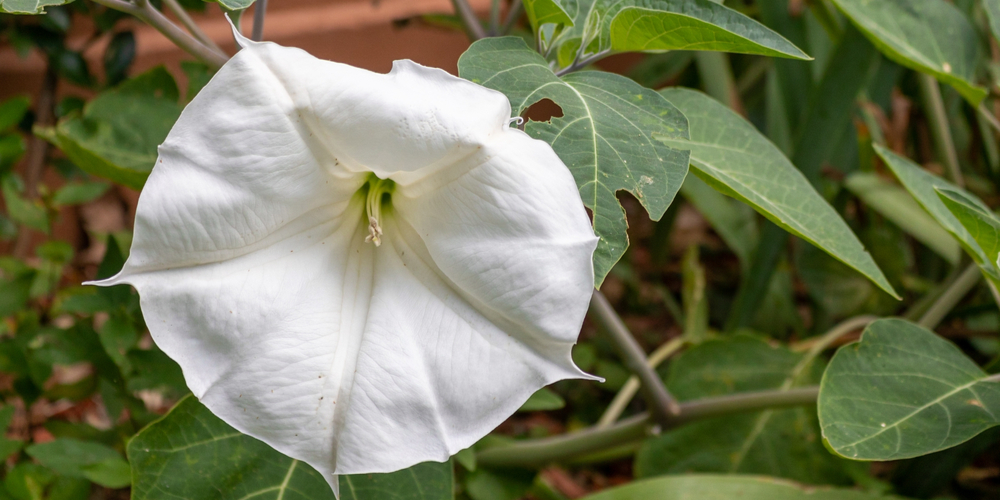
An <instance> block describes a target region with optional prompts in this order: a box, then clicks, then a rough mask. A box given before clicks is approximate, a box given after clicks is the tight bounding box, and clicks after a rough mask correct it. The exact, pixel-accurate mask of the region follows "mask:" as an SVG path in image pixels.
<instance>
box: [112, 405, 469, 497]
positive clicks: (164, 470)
mask: <svg viewBox="0 0 1000 500" xmlns="http://www.w3.org/2000/svg"><path fill="white" fill-rule="evenodd" d="M128 457H129V461H130V462H131V463H132V499H133V500H143V499H160V498H165V497H169V498H213V499H219V500H228V499H232V500H236V499H246V498H254V499H262V500H266V499H274V500H295V499H302V500H319V499H333V492H332V491H331V489H330V486H329V485H328V484H327V482H326V480H325V479H324V478H323V477H322V476H321V475H320V474H319V473H318V472H316V471H315V470H314V469H313V468H312V467H310V466H308V465H307V464H305V463H303V462H299V461H298V460H292V459H291V458H288V457H286V456H285V455H282V454H281V453H278V452H277V451H275V450H274V449H272V448H271V447H269V446H267V445H266V444H264V443H262V442H260V441H258V440H256V439H254V438H252V437H250V436H247V435H244V434H241V433H239V431H237V430H235V429H233V428H232V427H230V426H229V425H228V424H226V423H225V422H223V421H222V420H219V418H217V417H216V416H215V415H213V414H212V413H211V412H210V411H208V408H205V406H204V405H202V404H201V403H199V402H198V400H197V399H196V398H194V397H193V396H188V397H185V398H184V399H182V400H181V401H180V402H179V403H177V406H175V407H174V408H173V409H172V410H170V413H168V414H167V415H166V416H165V417H163V418H162V419H160V420H158V421H156V422H154V423H153V424H151V425H150V426H149V427H146V428H145V429H143V430H142V431H141V432H139V434H137V435H136V436H135V437H134V438H133V439H132V441H130V442H129V445H128ZM340 492H341V495H342V497H341V498H342V499H344V500H376V499H381V498H396V499H400V500H444V499H450V498H451V496H452V472H451V465H450V464H448V463H445V464H420V465H417V466H414V467H411V468H409V469H405V470H402V471H399V472H395V473H392V474H361V475H357V476H341V477H340Z"/></svg>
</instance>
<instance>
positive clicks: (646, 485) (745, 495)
mask: <svg viewBox="0 0 1000 500" xmlns="http://www.w3.org/2000/svg"><path fill="white" fill-rule="evenodd" d="M888 498H898V497H886V496H881V495H876V494H873V493H866V492H863V491H857V490H849V489H843V488H830V487H815V486H810V487H808V488H806V487H803V486H800V485H797V484H795V483H791V482H788V481H782V480H780V479H775V478H771V477H762V476H738V475H736V476H733V475H725V476H723V475H709V474H688V475H683V476H667V477H661V478H656V479H646V480H644V481H635V482H632V483H629V484H627V485H625V486H619V487H617V488H609V489H606V490H604V491H601V492H599V493H595V494H593V495H589V496H586V497H584V498H583V500H653V499H656V500H661V499H662V500H735V499H739V500H878V499H888Z"/></svg>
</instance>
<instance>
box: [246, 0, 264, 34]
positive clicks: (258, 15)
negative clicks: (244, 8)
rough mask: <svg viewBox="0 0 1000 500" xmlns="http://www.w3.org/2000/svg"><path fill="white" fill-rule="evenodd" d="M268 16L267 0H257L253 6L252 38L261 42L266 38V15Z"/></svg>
mask: <svg viewBox="0 0 1000 500" xmlns="http://www.w3.org/2000/svg"><path fill="white" fill-rule="evenodd" d="M265 16H267V0H257V2H256V3H255V4H254V7H253V31H252V32H251V34H250V39H251V40H253V41H255V42H259V41H261V40H263V39H264V17H265Z"/></svg>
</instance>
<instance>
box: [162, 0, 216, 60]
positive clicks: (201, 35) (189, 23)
mask: <svg viewBox="0 0 1000 500" xmlns="http://www.w3.org/2000/svg"><path fill="white" fill-rule="evenodd" d="M163 4H164V5H166V6H167V8H168V9H170V12H173V13H174V15H175V16H177V19H178V20H180V22H181V24H183V25H184V27H185V28H187V30H188V32H190V33H191V34H192V35H194V37H195V38H196V39H197V40H198V41H199V42H201V43H202V44H204V45H206V46H207V47H210V48H211V49H212V50H215V51H218V52H222V49H221V48H220V47H219V46H218V45H216V43H215V42H214V41H213V40H212V39H211V38H209V37H208V35H206V34H205V32H204V31H202V30H201V28H199V27H198V23H195V22H194V19H191V16H190V15H188V13H187V11H186V10H184V7H181V4H179V3H177V0H163Z"/></svg>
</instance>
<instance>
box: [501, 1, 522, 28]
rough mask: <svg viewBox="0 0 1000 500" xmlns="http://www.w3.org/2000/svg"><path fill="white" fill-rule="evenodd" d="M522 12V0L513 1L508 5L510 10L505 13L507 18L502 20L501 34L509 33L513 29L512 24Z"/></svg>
mask: <svg viewBox="0 0 1000 500" xmlns="http://www.w3.org/2000/svg"><path fill="white" fill-rule="evenodd" d="M523 12H524V3H522V0H514V1H513V2H511V3H510V9H509V10H508V11H507V18H506V19H504V22H503V28H502V29H501V33H503V34H507V33H510V30H511V29H512V28H513V27H514V23H516V22H517V20H518V18H520V17H521V14H522V13H523Z"/></svg>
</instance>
